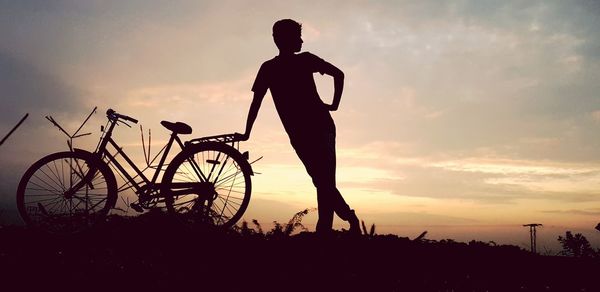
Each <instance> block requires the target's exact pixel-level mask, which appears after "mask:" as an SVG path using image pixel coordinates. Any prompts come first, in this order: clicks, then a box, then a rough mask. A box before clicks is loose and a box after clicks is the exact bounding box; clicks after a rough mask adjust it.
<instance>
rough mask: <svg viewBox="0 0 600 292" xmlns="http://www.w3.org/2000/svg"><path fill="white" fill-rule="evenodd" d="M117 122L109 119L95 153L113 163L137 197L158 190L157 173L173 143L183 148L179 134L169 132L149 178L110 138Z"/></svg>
mask: <svg viewBox="0 0 600 292" xmlns="http://www.w3.org/2000/svg"><path fill="white" fill-rule="evenodd" d="M117 122H119V121H118V120H111V122H110V125H109V127H108V129H107V130H106V131H105V132H104V136H103V137H102V138H101V139H100V142H99V144H98V147H97V149H96V151H95V153H97V154H98V155H99V156H100V157H101V158H103V157H106V158H108V160H109V163H111V164H112V165H114V167H115V168H116V169H117V170H118V171H119V173H120V174H121V175H123V177H124V178H125V179H126V180H127V182H129V183H131V186H132V187H133V188H134V189H135V193H136V194H137V195H138V197H140V196H144V195H146V194H147V193H148V192H149V191H155V190H158V189H159V188H160V183H158V182H157V179H158V175H159V173H160V171H161V169H162V167H163V166H164V165H165V161H166V159H167V156H168V155H169V152H170V150H171V148H172V145H173V143H174V142H177V145H179V147H181V149H184V147H185V145H184V143H183V142H182V141H181V139H180V138H179V136H177V133H172V134H171V136H170V138H169V141H168V142H167V144H166V146H165V148H164V152H163V154H162V156H161V158H160V161H159V163H158V165H157V166H156V170H155V172H154V174H153V176H152V179H149V178H148V177H147V176H146V175H144V173H143V171H142V170H140V169H139V168H138V167H137V166H136V165H135V163H134V162H133V161H132V160H131V158H129V156H127V154H126V153H125V152H124V151H123V150H122V147H120V146H119V144H117V142H115V140H113V139H112V131H113V130H114V128H115V126H116V125H117ZM122 123H124V122H122ZM108 146H112V148H114V150H115V151H116V154H114V155H113V154H112V153H111V152H110V151H109V149H108ZM119 155H120V156H121V157H123V159H124V160H125V162H127V164H128V165H129V166H130V167H131V168H132V169H133V170H134V171H135V175H132V174H130V173H129V172H128V171H127V170H125V168H124V167H123V165H121V163H120V162H119V161H118V160H117V157H118V156H119ZM135 177H139V178H141V179H142V181H143V182H141V183H138V182H136V180H135Z"/></svg>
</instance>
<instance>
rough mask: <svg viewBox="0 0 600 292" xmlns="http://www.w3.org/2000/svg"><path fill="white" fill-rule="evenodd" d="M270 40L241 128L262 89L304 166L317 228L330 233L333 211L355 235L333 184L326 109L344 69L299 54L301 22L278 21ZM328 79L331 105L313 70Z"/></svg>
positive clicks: (336, 97) (337, 96)
mask: <svg viewBox="0 0 600 292" xmlns="http://www.w3.org/2000/svg"><path fill="white" fill-rule="evenodd" d="M273 40H274V42H275V45H276V46H277V48H278V49H279V55H277V56H275V57H274V58H272V59H270V60H268V61H266V62H264V63H263V64H262V66H261V67H260V69H259V71H258V74H257V75H256V79H255V81H254V85H253V86H252V91H253V92H254V98H253V100H252V104H251V105H250V110H249V113H248V119H247V122H246V131H245V133H244V134H242V135H241V136H242V139H243V140H247V139H248V138H249V137H250V132H251V130H252V126H253V124H254V122H255V120H256V117H257V115H258V111H259V109H260V105H261V103H262V100H263V98H264V96H265V94H266V92H267V90H270V92H271V96H272V97H273V101H274V104H275V108H276V109H277V113H278V114H279V117H280V119H281V122H282V123H283V126H284V128H285V131H286V132H287V134H288V136H289V138H290V142H291V144H292V147H293V148H294V150H295V151H296V153H297V154H298V157H299V158H300V160H301V161H302V163H303V164H304V166H305V167H306V171H307V172H308V174H309V175H310V176H311V178H312V181H313V184H314V185H315V187H316V189H317V202H318V210H319V211H318V212H319V220H318V222H317V232H318V233H321V234H327V233H330V232H331V230H332V225H333V215H334V212H335V214H337V215H338V216H339V217H340V218H341V219H343V220H345V221H348V222H349V223H350V231H351V232H352V233H353V234H360V233H361V230H360V223H359V220H358V218H357V216H356V214H355V212H354V210H351V209H350V207H349V206H348V204H347V203H346V202H345V200H344V198H343V197H342V195H341V193H340V192H339V190H338V189H337V187H336V181H335V170H336V154H335V136H336V130H335V124H334V121H333V119H332V117H331V114H330V113H329V112H330V111H335V110H337V109H338V107H339V104H340V100H341V97H342V91H343V88H344V73H343V72H342V71H341V70H340V69H338V68H337V67H336V66H334V65H332V64H330V63H328V62H327V61H325V60H323V59H321V58H319V57H318V56H316V55H314V54H311V53H309V52H302V53H300V50H301V49H302V43H303V40H302V25H301V24H300V23H298V22H296V21H294V20H291V19H282V20H279V21H277V22H275V24H274V25H273ZM317 72H319V73H320V74H327V75H329V76H332V77H333V79H334V80H333V81H334V93H333V101H332V103H331V104H325V103H324V102H323V101H322V100H321V97H320V96H319V94H318V92H317V88H316V85H315V81H314V77H313V74H314V73H317Z"/></svg>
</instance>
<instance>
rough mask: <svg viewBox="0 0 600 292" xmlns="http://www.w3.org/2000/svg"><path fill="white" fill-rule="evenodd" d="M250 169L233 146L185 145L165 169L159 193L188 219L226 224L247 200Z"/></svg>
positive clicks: (170, 208)
mask: <svg viewBox="0 0 600 292" xmlns="http://www.w3.org/2000/svg"><path fill="white" fill-rule="evenodd" d="M250 175H252V169H251V167H250V164H249V163H248V161H247V160H246V159H245V158H244V157H243V156H242V154H241V153H240V152H239V151H237V150H236V149H235V148H233V147H231V146H229V145H226V144H223V143H213V142H206V143H200V144H196V145H191V146H188V147H186V149H185V150H184V151H182V152H181V153H179V154H177V155H176V156H175V157H174V158H173V160H172V161H171V163H169V166H168V167H167V169H166V170H165V174H164V176H163V179H162V182H161V185H162V187H161V194H162V195H163V196H164V197H165V201H166V205H167V210H168V212H170V213H175V214H177V215H178V216H179V217H180V218H182V219H183V220H185V221H187V222H188V223H197V222H198V221H200V222H207V223H209V224H211V225H215V226H220V227H223V228H229V227H231V226H233V225H234V224H235V223H236V222H237V221H238V220H239V219H240V218H241V217H242V215H243V214H244V212H245V211H246V208H247V207H248V202H249V201H250V193H251V189H252V184H251V181H250Z"/></svg>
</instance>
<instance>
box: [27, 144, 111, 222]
mask: <svg viewBox="0 0 600 292" xmlns="http://www.w3.org/2000/svg"><path fill="white" fill-rule="evenodd" d="M116 200H117V184H116V180H115V176H114V174H113V173H112V171H111V170H110V169H109V167H108V166H107V165H106V164H105V163H104V162H102V161H101V160H100V159H97V158H95V157H94V156H93V155H92V154H91V153H89V152H86V151H82V150H75V151H73V152H70V151H67V152H58V153H54V154H50V155H48V156H46V157H44V158H42V159H40V160H38V161H37V162H35V163H34V164H33V165H32V166H31V167H29V169H28V170H27V171H26V172H25V174H24V175H23V177H22V178H21V182H20V183H19V187H18V189H17V208H18V209H19V213H20V214H21V217H22V218H23V220H24V221H25V223H27V225H29V226H32V227H36V228H40V229H43V230H46V231H49V232H54V233H72V232H77V231H82V230H85V229H86V228H89V227H90V226H92V225H94V224H96V223H97V222H99V221H101V220H102V219H103V218H104V217H105V216H106V215H107V214H108V212H109V211H110V209H111V208H112V207H113V206H114V204H115V202H116Z"/></svg>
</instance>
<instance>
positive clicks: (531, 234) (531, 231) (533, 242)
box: [523, 223, 543, 253]
mask: <svg viewBox="0 0 600 292" xmlns="http://www.w3.org/2000/svg"><path fill="white" fill-rule="evenodd" d="M538 226H543V225H542V224H539V223H531V224H525V225H523V227H529V239H530V241H531V252H532V253H537V249H536V244H537V242H536V234H535V233H536V230H535V228H536V227H538Z"/></svg>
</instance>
